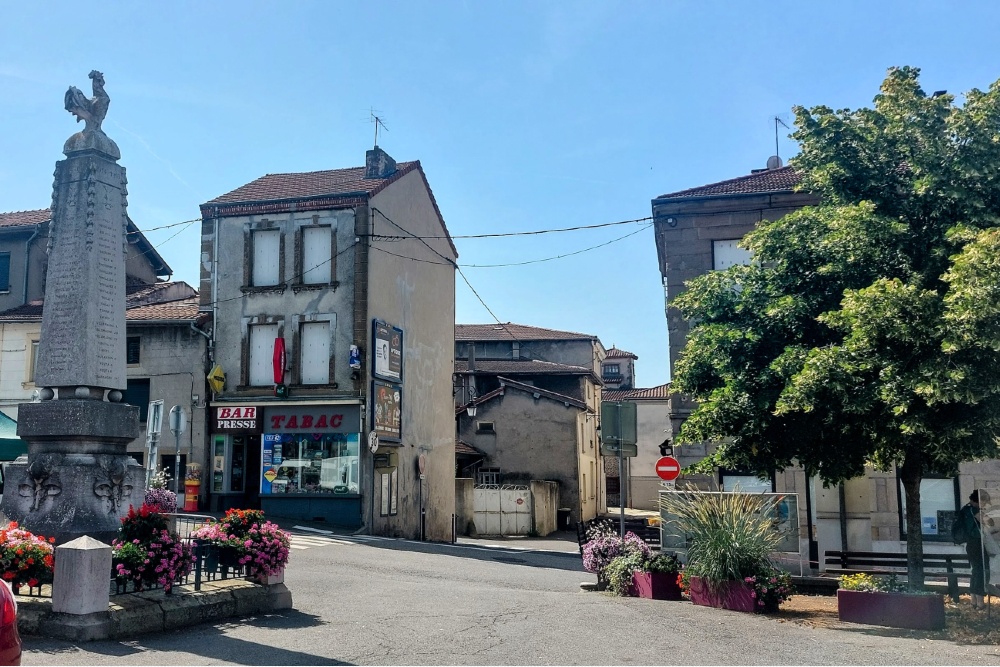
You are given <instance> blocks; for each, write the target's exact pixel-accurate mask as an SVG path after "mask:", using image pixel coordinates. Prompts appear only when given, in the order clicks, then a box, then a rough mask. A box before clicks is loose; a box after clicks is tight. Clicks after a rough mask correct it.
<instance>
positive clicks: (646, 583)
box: [629, 571, 681, 600]
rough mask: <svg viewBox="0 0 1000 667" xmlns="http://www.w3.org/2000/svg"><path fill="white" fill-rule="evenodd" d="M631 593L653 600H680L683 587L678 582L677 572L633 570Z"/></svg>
mask: <svg viewBox="0 0 1000 667" xmlns="http://www.w3.org/2000/svg"><path fill="white" fill-rule="evenodd" d="M629 595H633V596H635V597H639V598H649V599H651V600H680V599H681V587H680V586H679V585H678V584H677V573H676V572H674V573H668V572H639V571H636V572H633V573H632V586H631V588H630V589H629Z"/></svg>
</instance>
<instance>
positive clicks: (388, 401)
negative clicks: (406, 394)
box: [372, 380, 403, 442]
mask: <svg viewBox="0 0 1000 667" xmlns="http://www.w3.org/2000/svg"><path fill="white" fill-rule="evenodd" d="M402 415H403V388H402V386H401V385H398V384H391V383H389V382H382V381H380V380H372V430H374V431H375V432H376V433H378V437H379V440H383V441H389V442H399V440H400V436H401V434H402V428H401V427H402Z"/></svg>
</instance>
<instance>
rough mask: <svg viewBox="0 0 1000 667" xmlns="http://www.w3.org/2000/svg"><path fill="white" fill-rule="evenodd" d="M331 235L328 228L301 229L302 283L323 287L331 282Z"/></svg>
mask: <svg viewBox="0 0 1000 667" xmlns="http://www.w3.org/2000/svg"><path fill="white" fill-rule="evenodd" d="M331 233H332V230H331V228H330V227H304V228H303V229H302V282H303V283H305V284H306V285H325V284H327V283H329V282H331V269H332V267H333V262H332V261H331V258H330V251H331V249H332V246H331V241H330V235H331Z"/></svg>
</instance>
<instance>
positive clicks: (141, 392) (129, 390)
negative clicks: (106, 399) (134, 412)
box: [122, 378, 149, 422]
mask: <svg viewBox="0 0 1000 667" xmlns="http://www.w3.org/2000/svg"><path fill="white" fill-rule="evenodd" d="M122 402H123V403H128V404H129V405H134V406H136V407H137V408H139V421H140V422H145V421H146V415H147V414H148V413H149V378H145V379H134V380H133V379H129V380H127V381H126V386H125V397H124V398H123V399H122Z"/></svg>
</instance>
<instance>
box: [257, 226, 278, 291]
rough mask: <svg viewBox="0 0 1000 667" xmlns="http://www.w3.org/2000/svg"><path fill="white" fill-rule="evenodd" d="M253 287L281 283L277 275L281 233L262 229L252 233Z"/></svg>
mask: <svg viewBox="0 0 1000 667" xmlns="http://www.w3.org/2000/svg"><path fill="white" fill-rule="evenodd" d="M252 238H253V241H252V242H253V276H252V280H253V285H254V287H267V286H270V285H277V284H278V283H279V282H280V281H281V277H280V276H279V275H278V274H279V273H280V271H279V264H280V263H279V260H280V259H281V258H280V249H281V232H280V231H278V230H276V229H263V230H258V231H255V232H253V237H252Z"/></svg>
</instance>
